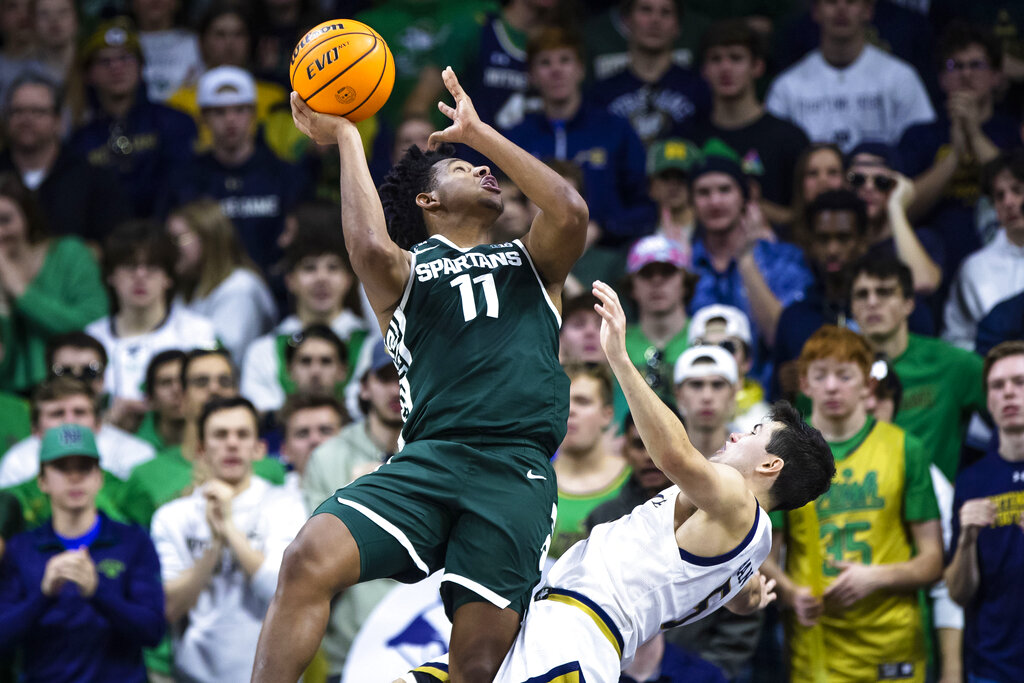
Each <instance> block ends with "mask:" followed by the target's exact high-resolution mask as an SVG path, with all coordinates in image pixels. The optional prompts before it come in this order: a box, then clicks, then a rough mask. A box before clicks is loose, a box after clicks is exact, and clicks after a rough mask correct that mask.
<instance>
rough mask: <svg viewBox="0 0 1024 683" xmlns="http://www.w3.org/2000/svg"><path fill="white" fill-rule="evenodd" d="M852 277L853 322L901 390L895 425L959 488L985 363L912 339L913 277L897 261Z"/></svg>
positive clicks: (871, 263)
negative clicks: (890, 369) (909, 326)
mask: <svg viewBox="0 0 1024 683" xmlns="http://www.w3.org/2000/svg"><path fill="white" fill-rule="evenodd" d="M850 276H851V281H850V282H851V286H850V311H851V313H852V314H853V318H854V320H856V322H857V325H858V326H859V327H860V330H861V332H862V333H863V334H864V336H865V337H866V338H867V340H868V343H870V344H871V347H872V350H874V351H875V352H876V353H877V352H881V353H884V354H885V355H886V356H887V357H888V359H889V361H890V362H891V363H892V367H893V369H894V370H895V372H896V376H897V377H899V379H900V382H901V383H902V384H903V400H902V404H901V406H900V409H899V412H897V413H896V417H895V420H894V422H895V424H896V425H897V426H898V427H902V428H903V429H905V430H906V431H908V432H910V433H911V434H913V435H914V436H916V437H917V438H919V439H921V441H923V442H924V445H925V452H927V453H929V454H930V455H931V458H932V462H934V463H935V465H936V466H938V468H939V469H940V470H942V473H943V474H944V475H945V477H946V479H948V480H949V481H953V479H954V478H955V476H956V473H957V470H958V469H959V465H960V444H962V443H963V442H964V437H965V435H966V432H967V424H968V422H969V420H970V418H971V415H972V413H974V412H975V411H979V410H984V409H985V392H984V391H983V388H982V387H983V383H982V381H981V370H982V359H981V356H979V355H977V354H976V353H973V352H971V351H965V350H963V349H959V348H956V347H955V346H952V345H950V344H948V343H946V342H944V341H942V340H941V339H934V338H932V337H922V336H919V335H916V334H911V333H910V332H909V331H908V329H907V318H908V317H909V316H910V314H911V312H912V311H913V310H914V284H913V277H912V275H911V273H910V269H909V268H907V266H906V265H904V264H903V263H901V262H900V261H898V260H897V259H896V258H895V257H892V256H889V257H883V258H879V257H877V256H875V257H865V258H863V259H861V260H860V261H858V262H857V263H855V264H854V265H853V267H852V269H851V272H850Z"/></svg>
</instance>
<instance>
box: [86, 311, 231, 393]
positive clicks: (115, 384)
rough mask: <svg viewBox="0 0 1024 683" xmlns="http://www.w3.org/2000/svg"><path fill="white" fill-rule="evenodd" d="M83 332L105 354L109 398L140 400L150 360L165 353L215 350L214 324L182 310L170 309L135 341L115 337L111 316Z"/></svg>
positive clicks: (105, 383) (89, 326)
mask: <svg viewBox="0 0 1024 683" xmlns="http://www.w3.org/2000/svg"><path fill="white" fill-rule="evenodd" d="M85 331H86V333H87V334H89V335H91V336H93V337H95V338H96V339H98V340H99V342H100V343H101V344H103V348H104V349H106V350H107V359H108V362H107V372H106V375H105V377H104V379H103V386H104V387H106V389H107V391H108V392H109V393H110V396H111V398H130V399H141V398H142V397H143V392H142V383H143V382H144V381H145V380H146V367H147V366H148V365H149V361H150V359H152V358H153V356H155V355H156V354H158V353H160V352H161V351H166V350H168V349H180V350H182V351H189V350H191V349H212V348H216V346H217V334H216V333H215V332H214V329H213V323H212V322H210V321H209V320H208V319H207V318H204V317H203V316H201V315H197V314H195V313H193V312H192V311H189V310H186V309H185V308H183V307H181V306H177V305H175V306H171V312H170V314H169V315H168V316H167V319H166V320H164V323H163V325H161V326H160V327H158V328H157V329H155V330H153V331H152V332H147V333H146V334H140V335H136V336H134V337H118V336H116V335H115V334H114V330H113V326H112V324H111V319H110V316H104V317H102V318H100V319H99V320H96V321H94V322H91V323H89V324H88V325H87V326H86V328H85Z"/></svg>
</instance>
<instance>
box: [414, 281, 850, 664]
mask: <svg viewBox="0 0 1024 683" xmlns="http://www.w3.org/2000/svg"><path fill="white" fill-rule="evenodd" d="M594 294H595V295H596V296H597V298H598V299H599V300H600V302H601V304H600V305H598V306H596V308H597V312H598V313H599V314H600V315H601V318H602V323H601V345H602V347H603V348H604V350H605V353H606V354H607V356H608V361H609V363H610V364H611V367H612V370H613V371H614V372H615V375H616V377H617V378H618V380H619V383H620V385H621V386H622V390H623V392H625V395H626V400H627V401H628V403H629V408H630V411H631V413H632V415H633V419H634V421H635V423H636V427H637V430H638V431H639V433H640V436H641V437H642V438H643V440H644V443H645V444H646V446H647V450H648V452H649V453H650V454H651V457H652V458H653V459H654V462H655V464H656V465H657V466H658V467H659V468H660V469H661V470H662V471H663V472H664V473H665V474H666V475H668V477H669V479H671V480H672V482H673V483H674V485H673V486H671V487H669V488H667V489H665V490H664V491H662V492H661V493H659V494H658V495H657V496H655V497H654V498H652V499H651V500H649V501H647V502H646V503H644V504H643V505H640V506H638V507H637V508H635V509H634V510H633V512H632V513H631V514H629V515H626V516H625V517H622V518H621V519H618V520H615V521H613V522H609V523H607V524H601V525H598V526H597V527H595V528H594V530H593V531H592V532H591V534H590V537H589V538H588V539H586V540H583V541H580V542H579V543H577V544H576V545H574V546H573V547H572V548H570V549H569V551H568V552H567V553H566V554H564V555H562V557H561V558H559V560H558V562H556V563H555V565H554V566H553V567H552V568H551V571H550V572H549V573H548V576H547V581H546V587H545V588H543V589H541V590H540V591H539V592H538V593H537V595H536V597H535V601H534V604H533V606H532V607H531V609H530V611H529V612H528V613H527V617H526V620H525V621H524V623H523V628H522V630H521V631H520V632H519V636H518V638H517V640H516V642H515V644H514V645H513V646H512V649H511V650H510V651H509V653H508V655H507V656H506V657H505V661H504V663H503V664H502V667H501V670H500V671H499V672H498V675H497V677H496V678H495V681H496V683H523V682H524V681H527V680H528V681H530V683H546V682H549V681H551V682H554V681H570V680H571V681H577V680H578V681H584V680H585V681H587V682H588V683H615V682H616V681H618V680H619V672H620V670H621V669H622V668H623V667H624V666H627V665H628V664H629V663H630V661H631V660H632V658H633V655H634V654H635V653H636V649H637V647H638V646H639V645H641V644H642V643H644V642H646V641H647V640H649V639H650V638H652V637H654V636H655V635H656V634H657V633H658V631H659V630H660V629H663V628H668V627H672V626H676V625H679V624H685V623H690V622H693V621H696V620H698V619H701V618H703V617H706V616H707V615H708V614H710V613H711V612H713V611H715V610H716V609H718V608H719V607H722V606H726V607H728V608H729V609H732V610H733V611H738V612H749V611H753V610H754V609H756V608H758V607H763V606H764V604H767V602H770V600H771V599H772V598H773V597H774V593H772V592H771V588H772V584H773V583H774V582H768V583H765V581H764V579H763V578H762V577H761V575H760V574H758V573H756V572H757V569H758V567H760V565H761V563H762V562H763V561H764V559H765V558H766V557H767V556H768V551H769V550H770V548H771V523H770V522H769V521H768V515H767V513H766V511H768V510H791V509H795V508H799V507H802V506H803V505H805V504H806V503H808V502H810V501H812V500H814V499H815V498H817V497H818V496H820V495H821V494H822V493H824V492H825V491H826V490H828V487H829V485H830V483H831V481H832V477H833V475H834V474H835V462H834V460H833V457H832V452H831V450H830V449H829V447H828V445H827V444H826V443H825V440H824V439H823V438H822V436H821V434H820V433H819V432H818V431H817V430H816V429H814V428H813V427H811V426H810V425H808V424H807V423H805V422H804V421H803V420H802V419H801V418H800V415H799V414H798V413H797V412H796V411H795V410H794V409H793V408H792V407H791V406H790V405H789V404H788V403H784V402H783V403H776V404H775V405H774V406H773V407H772V411H771V414H770V417H769V419H768V420H767V421H765V422H763V423H761V424H759V425H758V426H757V427H755V428H754V429H753V431H751V432H750V433H747V434H733V435H732V436H731V437H730V438H729V441H728V442H727V443H726V444H725V445H724V447H723V448H721V449H720V450H719V451H718V452H717V453H716V454H715V455H714V456H712V457H711V458H705V457H704V456H703V455H701V454H700V452H698V451H697V449H696V448H694V447H693V445H692V444H691V443H690V440H689V439H688V438H687V435H686V430H685V429H684V428H683V426H682V424H681V423H680V422H679V419H678V418H677V417H676V416H675V414H673V413H672V411H671V410H670V409H668V408H667V407H665V405H664V404H663V403H662V401H661V399H659V398H658V397H657V395H656V394H655V393H654V392H653V391H652V390H651V389H650V387H648V385H647V383H646V382H645V381H644V379H643V377H641V376H640V373H639V372H637V370H636V368H634V367H633V364H632V363H631V362H630V360H629V357H628V356H627V354H626V345H625V325H626V318H625V315H624V314H623V311H622V307H621V305H620V303H619V299H618V297H617V296H616V294H615V292H614V290H612V288H611V287H609V286H608V285H606V284H604V283H601V282H595V283H594ZM698 362H699V361H698ZM709 362H710V359H709ZM399 680H400V681H405V682H407V683H411V682H416V683H421V682H423V681H438V680H440V681H447V680H448V678H447V673H446V666H445V664H444V662H443V661H441V662H431V663H428V664H425V665H423V666H421V667H419V668H417V669H416V670H414V671H412V672H410V673H408V674H406V676H405V677H404V678H402V679H399Z"/></svg>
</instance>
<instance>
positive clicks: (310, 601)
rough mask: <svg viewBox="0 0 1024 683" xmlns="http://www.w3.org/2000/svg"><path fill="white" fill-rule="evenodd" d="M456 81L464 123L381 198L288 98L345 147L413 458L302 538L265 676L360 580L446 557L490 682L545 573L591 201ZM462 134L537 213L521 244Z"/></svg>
mask: <svg viewBox="0 0 1024 683" xmlns="http://www.w3.org/2000/svg"><path fill="white" fill-rule="evenodd" d="M443 78H444V82H445V85H446V86H447V88H448V90H449V92H451V94H452V96H453V97H454V98H455V106H454V107H451V106H448V105H447V104H444V103H439V105H438V107H439V109H440V110H441V112H442V113H443V114H445V115H446V116H448V117H449V118H450V119H451V120H452V123H451V125H450V126H449V127H448V128H446V129H444V130H443V131H439V132H435V133H434V134H433V135H431V137H430V146H431V149H432V151H429V152H426V153H423V152H420V151H419V150H418V149H416V148H410V149H409V151H408V152H407V153H406V155H405V157H404V158H403V159H402V160H401V161H400V162H399V163H398V164H397V165H396V167H395V168H394V169H393V170H392V171H391V173H390V174H389V175H388V178H387V179H386V180H385V182H384V183H383V184H382V185H381V188H380V199H378V195H377V192H376V191H375V189H374V187H373V183H372V181H371V179H370V173H369V171H368V170H367V166H366V160H365V157H364V153H363V146H362V142H361V141H360V139H359V135H358V134H357V132H356V128H355V126H353V125H352V124H351V123H350V122H348V121H346V120H345V119H342V118H338V117H334V116H327V115H323V114H318V113H314V112H313V111H311V110H310V109H309V108H308V107H307V106H306V105H305V104H304V103H303V102H302V101H301V100H300V99H298V97H297V95H296V94H295V93H292V112H293V117H294V119H295V124H296V126H298V128H299V130H301V131H302V132H303V133H305V134H306V135H308V136H309V137H310V138H312V139H313V141H314V142H317V143H319V144H325V145H326V144H334V143H337V144H338V147H339V152H340V155H341V205H342V219H343V229H344V232H345V242H346V245H347V247H348V250H349V254H350V256H351V261H352V267H353V269H354V270H355V272H356V275H358V277H359V279H360V281H361V282H362V283H363V286H364V287H365V289H366V295H367V297H368V298H369V300H370V304H371V305H372V306H373V309H374V312H375V313H376V315H377V319H378V321H379V323H380V328H381V330H382V332H383V333H384V338H385V343H386V345H387V348H388V351H389V352H390V353H391V355H392V357H393V359H394V361H395V365H396V366H397V368H398V373H399V385H400V389H401V391H400V393H401V403H402V416H403V419H404V420H405V424H404V426H403V429H402V442H401V443H400V446H401V448H400V450H399V452H398V453H397V454H396V455H394V456H393V457H392V458H391V459H390V460H389V461H388V462H387V463H386V464H384V465H382V466H381V467H380V468H379V469H378V470H377V471H376V472H374V473H372V474H368V475H365V476H363V477H360V478H359V479H357V480H356V481H355V482H353V483H352V484H350V485H348V486H346V487H344V488H342V489H339V490H338V491H337V493H336V494H335V495H334V496H333V497H332V498H330V499H328V500H327V501H325V502H324V503H323V504H321V505H320V507H319V508H317V510H316V511H315V512H314V513H313V516H312V517H311V518H310V519H309V521H308V522H307V523H306V525H305V526H304V527H303V529H302V531H301V532H300V533H299V535H298V537H297V538H296V539H295V541H294V542H293V543H292V545H291V546H290V547H289V549H288V552H287V553H286V554H285V558H284V561H283V563H282V566H281V571H280V575H279V579H278V585H277V592H276V594H275V595H274V599H273V601H272V602H271V605H270V608H269V610H268V612H267V616H266V619H265V621H264V624H263V630H262V632H261V634H260V641H259V647H258V649H257V653H256V661H255V669H254V673H253V681H261V682H262V681H273V682H274V683H280V682H281V681H295V680H297V679H298V677H299V675H300V674H301V673H302V671H303V669H304V668H305V666H306V664H307V663H308V662H309V660H310V659H312V657H313V655H314V653H315V652H316V649H317V647H318V646H319V644H320V640H321V638H322V637H323V634H324V628H325V626H326V624H327V618H328V614H329V611H330V602H331V599H332V598H333V597H334V596H335V595H337V594H338V593H339V592H340V591H342V590H344V589H345V588H347V587H348V586H351V585H353V584H355V583H357V582H360V581H369V580H371V579H376V578H381V577H392V578H396V579H399V580H402V581H407V582H412V581H418V580H420V579H422V578H424V577H425V576H427V575H429V574H430V573H433V572H434V571H435V570H438V569H441V568H442V567H443V568H444V571H445V573H444V575H443V579H442V584H441V597H442V600H443V601H444V604H445V609H446V611H447V613H448V616H449V618H451V619H452V635H451V644H450V648H451V649H450V654H451V680H452V681H454V683H476V682H478V681H491V680H492V679H493V677H494V674H495V673H496V672H497V670H498V668H499V667H500V665H501V662H502V659H503V658H504V656H505V653H506V652H507V651H508V649H509V647H510V646H511V645H512V643H513V641H514V640H515V637H516V634H517V632H518V629H519V623H520V620H521V618H522V616H523V614H524V613H525V610H526V606H527V605H528V603H529V600H530V594H531V590H532V588H533V586H534V585H535V584H536V582H537V581H538V580H539V578H540V567H541V566H542V564H543V562H544V557H545V555H546V553H547V547H548V544H550V541H551V531H552V526H553V523H554V517H555V503H556V500H557V486H556V483H555V474H554V471H553V469H552V468H551V465H550V462H549V461H550V457H551V455H552V453H554V451H555V449H556V448H557V447H558V444H559V443H560V442H561V440H562V438H563V436H564V435H565V429H566V419H567V416H568V395H569V382H568V378H567V377H566V376H565V373H564V372H562V369H561V366H560V365H559V363H558V327H559V324H560V319H559V310H560V306H561V292H562V285H563V283H564V281H565V278H566V276H567V275H568V274H569V270H570V269H571V268H572V266H573V264H574V263H575V261H576V259H577V258H578V257H579V255H580V254H581V253H582V250H583V243H584V238H585V234H586V226H587V220H588V212H587V207H586V204H585V203H584V201H583V199H582V198H581V197H580V195H579V194H578V193H577V192H576V191H575V190H574V189H573V188H572V187H571V186H570V185H569V184H568V183H567V182H566V181H565V180H563V179H562V178H561V177H560V176H558V174H556V173H555V172H553V171H551V170H550V169H549V168H547V166H545V165H544V164H542V163H541V162H540V161H538V160H537V159H535V158H533V157H532V156H530V155H529V154H527V153H526V152H525V151H523V150H522V149H520V148H519V147H517V146H516V145H514V144H512V143H511V142H509V141H508V140H506V139H505V138H504V137H502V136H501V135H500V134H499V133H498V132H497V131H495V130H494V129H493V128H491V127H490V126H488V125H486V124H484V123H482V122H481V121H480V119H479V117H478V116H477V114H476V111H475V110H474V109H473V104H472V102H471V101H470V99H469V97H468V96H467V95H466V93H465V92H464V91H463V90H462V88H461V87H460V85H459V82H458V80H457V79H456V77H455V74H454V72H453V71H452V70H451V69H450V68H448V69H445V71H444V73H443ZM447 143H462V144H466V145H468V146H470V147H472V148H473V149H475V150H476V151H478V152H480V153H481V154H482V155H484V156H485V157H487V158H488V159H490V160H492V161H493V162H494V163H495V164H496V165H497V166H498V167H500V168H501V170H502V171H504V172H505V174H507V175H508V177H509V178H510V179H511V180H512V182H514V183H515V184H516V185H517V186H519V188H520V189H522V191H523V192H524V193H525V194H526V196H527V197H529V198H530V199H531V200H532V201H533V202H534V203H535V204H536V205H537V206H538V207H540V213H539V214H538V215H537V217H536V218H535V219H534V222H533V224H532V226H531V228H530V231H529V232H528V233H527V235H526V236H524V237H523V238H522V240H515V241H513V242H507V243H504V244H488V243H487V242H488V240H487V235H488V234H489V232H490V230H491V227H492V225H493V223H494V222H495V220H496V219H497V218H498V216H499V215H500V214H501V211H502V199H501V191H500V189H499V188H498V184H497V182H496V181H495V179H494V177H493V176H492V175H491V174H490V170H489V169H488V168H487V167H486V166H476V167H473V166H471V165H470V164H469V163H467V162H465V161H462V160H460V159H457V158H454V157H452V156H451V155H450V154H448V153H447V150H446V149H445V148H447V147H448V145H447ZM439 146H440V149H438V147H439Z"/></svg>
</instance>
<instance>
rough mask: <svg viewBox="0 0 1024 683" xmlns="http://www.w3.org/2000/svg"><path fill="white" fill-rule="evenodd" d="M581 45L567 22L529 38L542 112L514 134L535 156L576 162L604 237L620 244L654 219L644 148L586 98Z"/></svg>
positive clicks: (620, 120)
mask: <svg viewBox="0 0 1024 683" xmlns="http://www.w3.org/2000/svg"><path fill="white" fill-rule="evenodd" d="M582 50H583V47H582V45H581V43H580V42H579V40H578V39H577V38H576V37H575V36H573V35H572V34H570V33H569V32H568V31H566V30H565V29H562V28H556V27H549V28H546V29H544V30H543V31H541V32H540V33H538V34H537V35H536V36H534V37H533V38H531V39H530V42H529V44H528V45H527V49H526V61H527V65H528V68H529V71H530V81H531V83H532V84H533V85H534V87H536V88H537V90H538V91H539V92H540V96H541V100H542V111H539V112H535V113H532V114H527V115H526V117H525V118H524V119H523V122H522V123H520V124H519V125H518V126H516V127H514V128H512V129H511V130H509V132H508V137H509V139H511V140H512V141H513V142H515V143H516V144H517V145H519V146H520V147H522V148H523V149H525V150H526V151H527V152H529V153H530V154H532V155H533V156H535V157H537V158H540V159H550V158H554V159H562V160H568V161H572V162H574V163H576V164H578V165H579V166H580V167H581V168H582V169H583V185H584V187H585V188H586V191H585V193H584V196H585V198H586V200H587V204H588V206H589V207H590V217H591V219H593V220H594V221H595V222H597V223H598V224H599V225H600V226H601V227H602V228H603V229H604V231H605V241H606V242H608V243H621V242H623V241H626V240H628V239H629V238H631V237H634V238H635V237H638V236H640V235H643V234H645V233H649V232H651V226H653V225H654V223H655V208H654V204H653V203H652V202H651V201H650V199H649V198H648V197H647V182H646V181H647V178H646V175H645V173H644V171H645V163H646V158H645V156H644V147H643V143H641V142H640V138H638V137H637V135H636V133H635V132H634V131H633V128H632V127H631V126H630V124H629V121H627V120H626V119H624V118H620V117H618V116H614V115H612V114H609V113H608V112H607V111H605V110H604V108H602V107H598V106H588V103H587V102H585V100H584V96H583V91H582V89H581V84H582V83H583V75H584V64H583V55H582Z"/></svg>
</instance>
